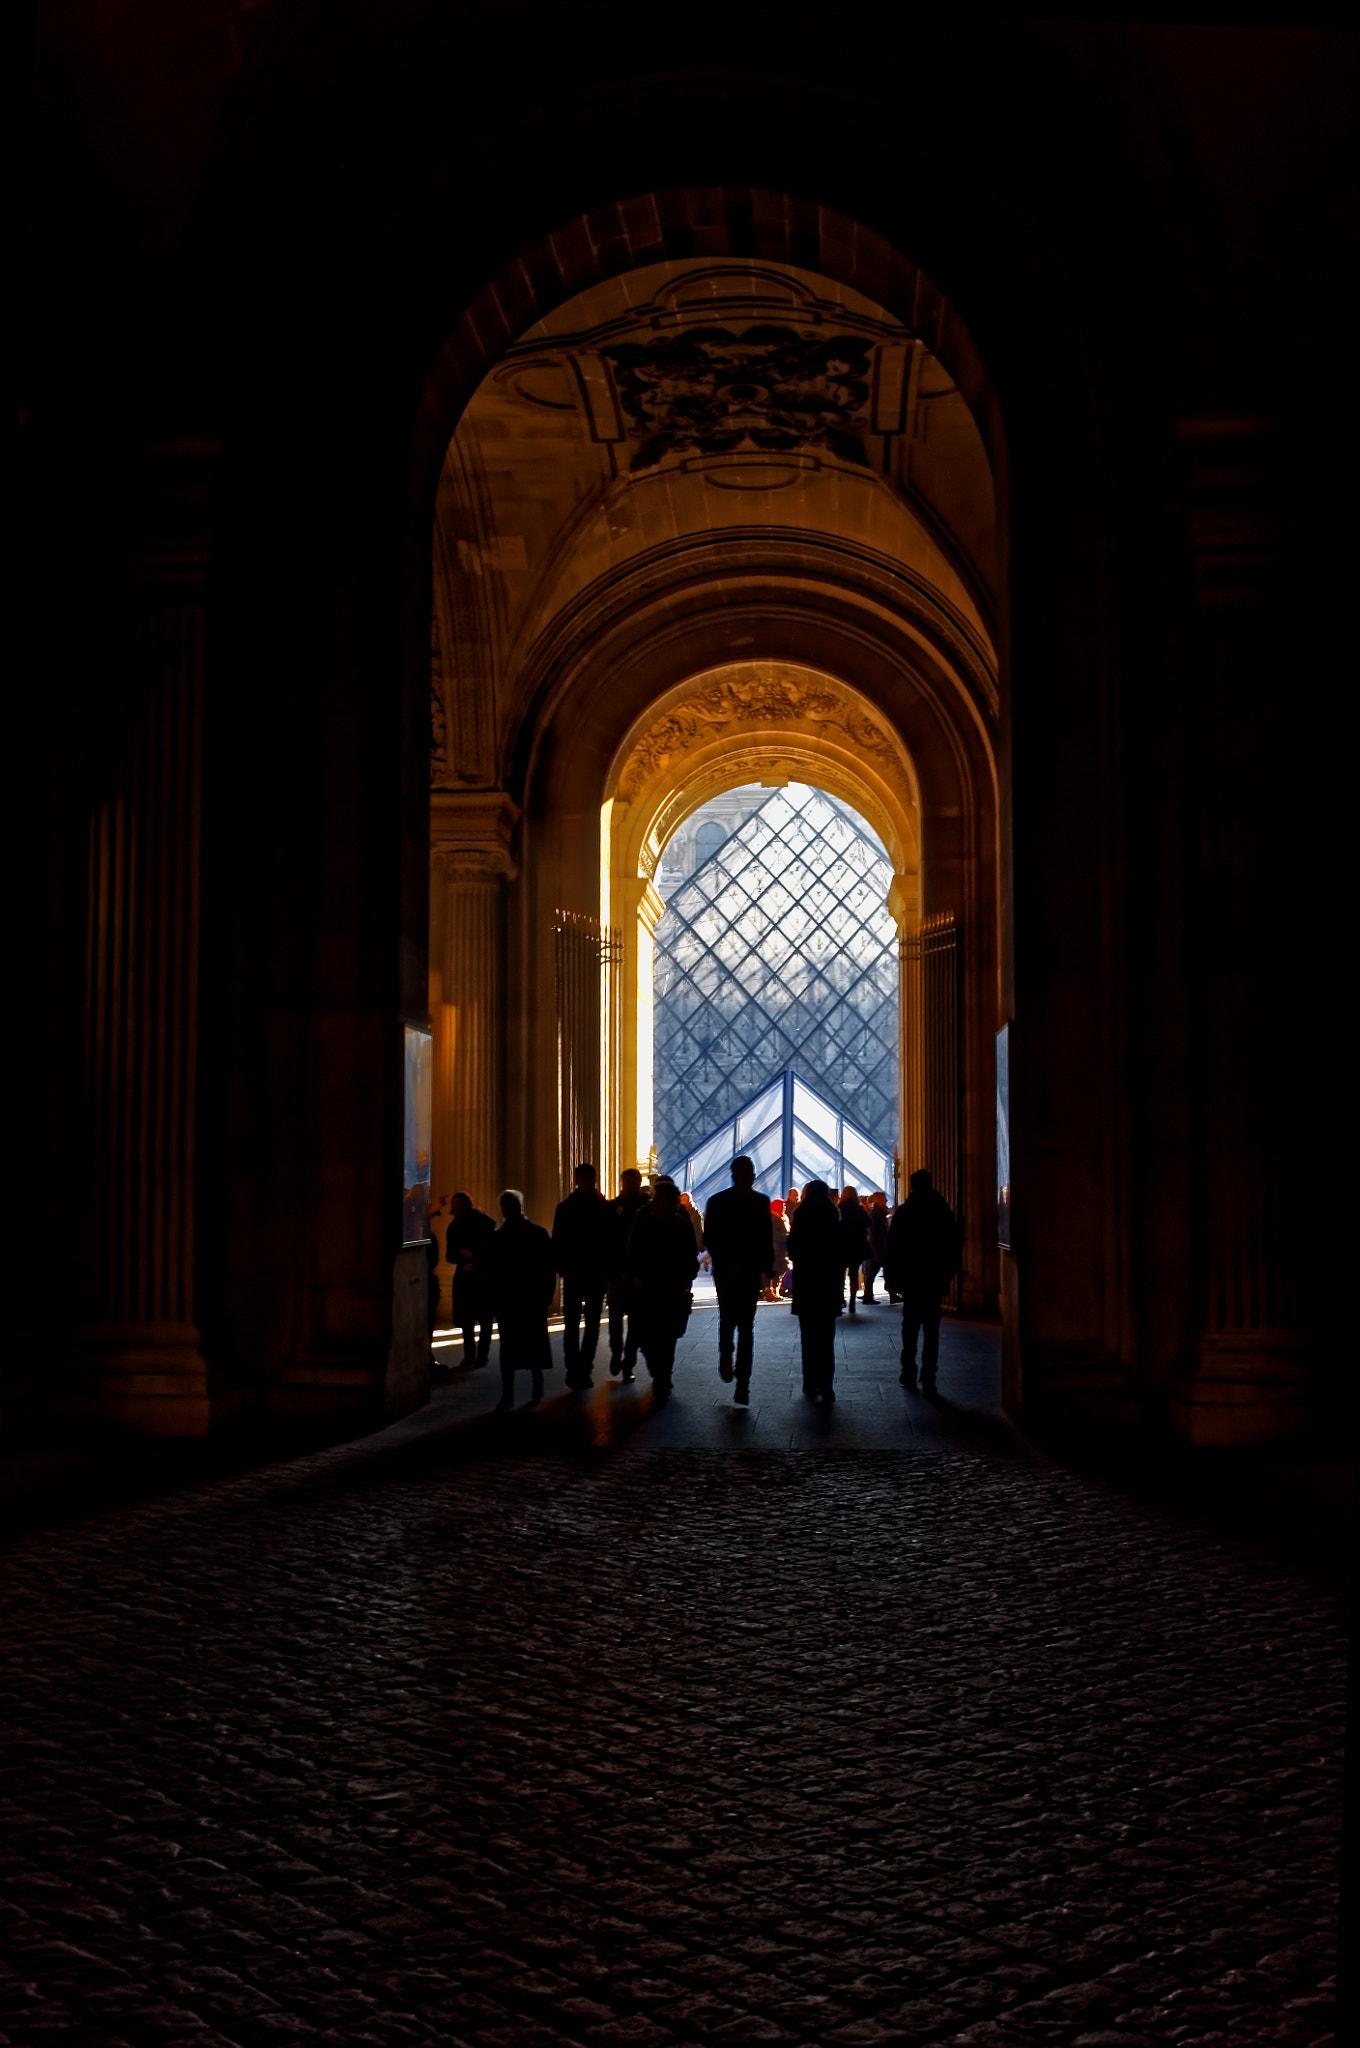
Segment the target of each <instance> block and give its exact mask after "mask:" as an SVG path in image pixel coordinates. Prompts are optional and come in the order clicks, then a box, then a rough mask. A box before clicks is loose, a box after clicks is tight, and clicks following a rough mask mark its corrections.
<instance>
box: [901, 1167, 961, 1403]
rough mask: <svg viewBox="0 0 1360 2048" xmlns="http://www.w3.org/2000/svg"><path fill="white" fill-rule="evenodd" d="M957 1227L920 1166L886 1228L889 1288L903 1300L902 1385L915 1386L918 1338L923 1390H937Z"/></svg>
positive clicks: (955, 1258)
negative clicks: (922, 1338)
mask: <svg viewBox="0 0 1360 2048" xmlns="http://www.w3.org/2000/svg"><path fill="white" fill-rule="evenodd" d="M958 1264H959V1226H958V1224H957V1222H956V1221H955V1218H954V1211H953V1210H952V1209H951V1208H950V1206H949V1204H948V1202H946V1200H945V1199H944V1196H943V1195H939V1194H937V1193H936V1192H935V1187H934V1184H933V1182H932V1180H931V1177H930V1175H929V1174H928V1173H927V1172H926V1171H925V1170H924V1168H922V1170H921V1171H920V1172H919V1173H914V1174H913V1175H912V1177H911V1193H910V1194H909V1195H908V1196H907V1199H906V1201H905V1202H903V1204H902V1206H901V1208H900V1209H899V1210H898V1211H897V1213H896V1215H895V1216H894V1217H893V1220H892V1222H891V1223H890V1224H889V1226H888V1260H887V1269H886V1277H887V1282H888V1287H889V1289H890V1290H891V1292H893V1293H894V1294H900V1295H901V1297H902V1375H901V1378H902V1385H903V1386H904V1387H912V1388H914V1387H915V1385H916V1339H917V1336H918V1334H919V1333H920V1332H921V1331H922V1330H924V1332H925V1341H924V1343H923V1344H922V1346H921V1391H922V1393H924V1394H933V1393H934V1392H935V1369H936V1366H937V1365H938V1363H939V1357H940V1302H941V1299H942V1298H943V1296H944V1293H945V1291H946V1289H947V1288H948V1286H949V1283H950V1281H951V1280H952V1279H953V1277H954V1275H955V1273H956V1272H957V1271H958Z"/></svg>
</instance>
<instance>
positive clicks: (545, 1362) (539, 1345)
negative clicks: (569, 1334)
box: [529, 1322, 552, 1402]
mask: <svg viewBox="0 0 1360 2048" xmlns="http://www.w3.org/2000/svg"><path fill="white" fill-rule="evenodd" d="M551 1364H552V1345H551V1344H550V1342H549V1340H548V1325H547V1323H546V1322H545V1323H544V1325H543V1328H542V1330H540V1331H537V1332H535V1335H534V1349H533V1356H532V1358H531V1360H530V1365H531V1368H532V1371H533V1381H532V1384H531V1386H530V1389H529V1397H530V1399H531V1400H532V1401H535V1402H537V1401H541V1400H542V1399H543V1372H544V1368H545V1367H548V1366H551Z"/></svg>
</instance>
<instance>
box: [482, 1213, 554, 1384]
mask: <svg viewBox="0 0 1360 2048" xmlns="http://www.w3.org/2000/svg"><path fill="white" fill-rule="evenodd" d="M501 1215H502V1216H503V1217H504V1218H505V1221H504V1222H503V1223H502V1225H501V1227H500V1229H499V1230H498V1231H497V1232H496V1234H495V1236H494V1237H493V1238H492V1240H491V1258H490V1266H491V1298H492V1301H493V1303H494V1305H495V1310H496V1323H497V1326H498V1328H499V1330H500V1338H501V1398H500V1400H499V1401H498V1402H497V1403H496V1410H495V1412H496V1413H497V1414H498V1415H503V1414H504V1413H505V1411H506V1410H507V1408H510V1407H511V1406H512V1405H513V1403H514V1399H515V1374H516V1373H517V1372H528V1373H531V1374H532V1375H533V1377H532V1380H531V1382H530V1385H531V1393H532V1398H533V1399H534V1400H535V1401H541V1400H542V1399H543V1375H544V1373H545V1372H546V1371H548V1370H549V1369H550V1368H551V1365H552V1348H551V1346H550V1345H549V1342H548V1310H549V1309H550V1308H551V1307H552V1298H553V1295H554V1294H555V1293H556V1292H557V1267H556V1264H555V1262H554V1259H553V1247H552V1239H551V1238H550V1237H549V1235H548V1233H547V1231H546V1230H544V1229H543V1228H542V1226H541V1225H540V1224H537V1223H531V1222H530V1221H529V1219H528V1217H527V1216H526V1215H525V1213H524V1203H523V1199H522V1197H521V1196H520V1194H519V1193H518V1191H517V1190H516V1189H514V1188H507V1189H506V1190H505V1193H504V1194H503V1195H502V1196H501Z"/></svg>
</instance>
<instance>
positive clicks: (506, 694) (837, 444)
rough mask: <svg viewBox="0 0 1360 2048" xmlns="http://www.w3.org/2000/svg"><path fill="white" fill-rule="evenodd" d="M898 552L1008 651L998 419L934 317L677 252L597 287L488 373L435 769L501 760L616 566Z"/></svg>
mask: <svg viewBox="0 0 1360 2048" xmlns="http://www.w3.org/2000/svg"><path fill="white" fill-rule="evenodd" d="M800 536H801V537H805V538H806V539H807V540H808V541H809V542H813V541H821V542H828V541H834V543H835V544H836V545H837V547H838V549H839V550H840V557H841V559H842V560H843V561H844V562H845V563H846V565H847V570H846V573H847V574H848V575H849V576H850V577H851V578H852V579H853V577H854V575H855V573H856V569H855V565H856V564H857V563H858V564H859V565H860V566H861V567H862V568H863V569H864V570H865V571H866V572H868V570H869V569H870V567H871V566H882V565H885V564H891V565H892V570H893V573H894V574H895V575H897V576H899V577H906V578H909V579H910V580H911V581H912V582H913V584H914V585H915V586H916V587H917V588H918V589H920V590H921V591H922V592H923V593H928V596H929V600H930V602H931V603H932V605H933V606H935V607H936V608H937V610H938V611H939V612H940V613H941V615H947V617H948V619H949V621H950V625H951V628H952V630H953V632H954V633H955V634H957V635H961V636H962V637H963V639H965V640H966V641H968V642H969V643H971V645H972V647H973V649H974V650H975V651H976V655H977V658H978V661H979V663H980V665H981V666H983V667H985V668H987V669H990V670H991V671H992V672H993V673H994V671H995V654H994V648H993V637H994V626H993V622H994V619H995V616H996V608H997V600H998V566H997V548H996V505H995V494H994V489H993V482H992V475H991V470H990V466H989V463H988V460H987V455H986V452H985V450H984V447H983V443H982V438H981V436H980V434H979V432H978V428H977V426H976V424H975V422H974V420H973V417H972V414H971V413H970V411H969V409H968V406H967V404H966V403H965V401H964V399H963V397H962V395H961V394H960V392H959V391H958V389H957V387H956V386H955V385H954V383H953V382H952V380H951V378H950V377H949V375H948V373H947V371H946V370H945V369H944V367H943V365H942V364H941V363H940V362H939V360H938V359H937V358H936V357H935V356H934V355H932V354H931V353H930V351H929V350H928V349H927V348H926V346H925V344H924V343H923V342H922V341H921V340H920V338H919V337H917V336H915V335H914V334H913V333H912V332H911V330H910V329H909V328H908V327H906V326H904V325H903V324H902V322H901V321H900V320H897V319H894V318H893V317H892V316H890V315H889V314H888V313H886V312H885V311H884V310H883V308H882V307H880V306H878V305H876V304H875V303H874V302H873V301H872V300H870V299H867V298H865V297H863V296H861V295H860V294H858V293H856V292H855V291H853V290H851V289H849V288H847V287H843V286H840V285H836V284H833V283H832V282H830V281H829V280H827V279H825V278H822V277H817V276H813V275H811V274H809V273H806V272H801V271H798V270H795V269H793V268H791V267H788V266H783V265H773V264H767V265H753V264H751V263H750V262H747V261H743V260H739V259H731V258H729V259H719V260H714V261H709V262H705V263H694V262H673V263H665V264H658V265H655V266H653V267H651V268H649V269H645V270H641V271H635V272H632V273H629V274H627V275H625V276H621V277H618V278H614V279H611V280H609V281H607V282H605V283H603V284H600V285H597V286H595V287H593V288H592V289H591V290H589V291H587V292H584V293H582V294H580V295H579V296H578V297H577V298H575V299H573V300H571V301H570V302H569V303H568V304H566V305H565V306H563V307H561V308H559V309H558V310H557V311H556V312H554V313H553V314H552V315H551V316H550V317H549V318H547V319H545V320H543V321H541V322H539V323H538V324H537V325H536V326H535V327H533V328H532V329H530V331H529V332H528V333H527V334H525V335H524V336H523V337H522V338H521V340H520V341H519V342H518V343H517V344H516V345H515V346H514V347H513V348H511V349H510V350H509V351H508V352H507V354H506V355H505V356H504V357H503V359H502V360H501V362H500V363H499V364H498V365H497V366H496V368H495V369H494V370H493V371H492V372H491V373H490V375H489V376H488V377H487V378H486V379H485V380H484V382H483V384H482V385H481V387H480V389H479V390H478V392H477V393H476V395H475V397H474V398H473V400H472V402H471V404H470V405H469V407H468V408H467V411H466V412H465V414H464V416H463V418H462V420H461V422H460V424H459V426H458V429H457V431H456V433H455V435H454V437H453V440H452V442H451V444H450V447H449V450H448V455H447V458H446V460H445V464H444V470H443V475H442V478H441V484H440V491H439V498H438V505H437V514H436V529H435V542H434V564H433V568H434V620H433V719H434V738H435V747H434V757H433V765H432V775H433V780H434V782H435V784H436V786H442V787H451V788H457V787H463V788H469V787H487V786H489V785H492V784H494V783H495V782H497V781H498V780H499V779H500V775H501V773H502V771H503V764H504V760H505V758H506V754H507V752H508V750H509V749H510V748H511V747H512V746H513V743H514V738H515V734H514V730H513V728H514V726H515V724H516V722H517V720H518V717H519V716H520V715H522V710H521V698H520V694H519V689H518V679H519V677H520V674H521V673H522V672H523V671H524V670H525V669H526V668H529V667H532V664H533V660H534V654H535V650H536V649H538V648H540V647H541V646H542V645H543V643H544V642H545V641H546V640H547V639H548V638H549V637H550V636H551V635H552V634H553V633H554V632H560V631H561V630H562V625H563V621H564V619H565V618H567V617H569V615H570V614H571V613H572V610H573V607H579V606H580V605H582V604H583V602H584V601H585V599H586V598H587V596H588V594H590V593H593V592H598V591H599V590H600V589H601V587H602V586H607V585H608V584H609V582H610V580H611V579H622V578H623V577H624V576H625V575H629V576H632V577H633V578H636V577H637V575H638V573H639V571H642V572H644V573H645V570H646V566H647V564H648V562H649V561H654V562H655V563H656V564H657V565H658V567H660V565H663V564H664V565H668V573H673V570H674V564H675V562H676V559H677V557H678V556H679V555H680V554H682V553H683V551H684V550H685V548H686V547H687V546H695V545H698V544H702V546H703V548H704V551H705V558H706V562H707V565H708V566H707V573H708V574H709V575H710V576H711V574H712V564H713V560H714V557H715V550H716V552H717V557H718V559H719V560H723V559H730V561H731V563H732V565H733V568H734V570H736V569H737V568H749V566H750V565H751V564H752V563H753V562H756V563H758V562H759V560H760V557H761V554H762V550H765V551H768V550H769V549H770V548H771V547H773V546H775V545H778V546H779V547H780V548H781V549H782V550H783V552H784V555H785V557H787V551H788V547H789V544H790V543H791V542H794V541H796V540H797V539H798V538H799V537H800Z"/></svg>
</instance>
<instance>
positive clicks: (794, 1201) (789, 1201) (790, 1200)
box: [784, 1188, 798, 1209]
mask: <svg viewBox="0 0 1360 2048" xmlns="http://www.w3.org/2000/svg"><path fill="white" fill-rule="evenodd" d="M784 1206H785V1208H786V1209H796V1208H797V1207H798V1190H797V1188H790V1189H789V1191H788V1193H787V1194H786V1195H785V1197H784Z"/></svg>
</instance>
